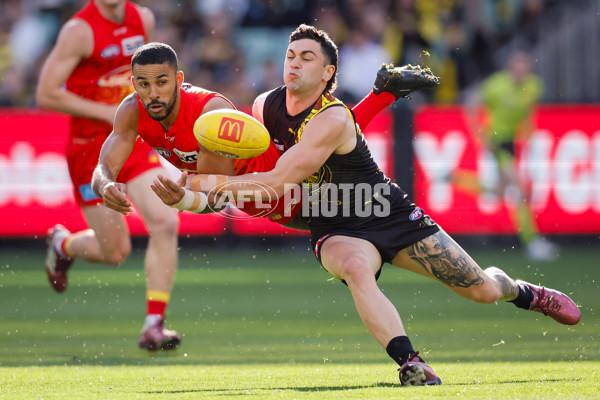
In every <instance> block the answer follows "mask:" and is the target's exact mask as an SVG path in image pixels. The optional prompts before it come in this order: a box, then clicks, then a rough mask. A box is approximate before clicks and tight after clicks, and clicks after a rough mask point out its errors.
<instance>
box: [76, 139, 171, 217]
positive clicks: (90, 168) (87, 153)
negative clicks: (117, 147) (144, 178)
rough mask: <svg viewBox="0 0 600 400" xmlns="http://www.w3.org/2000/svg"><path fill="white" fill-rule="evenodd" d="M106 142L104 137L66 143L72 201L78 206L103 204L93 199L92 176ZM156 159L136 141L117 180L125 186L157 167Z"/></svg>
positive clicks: (154, 155)
mask: <svg viewBox="0 0 600 400" xmlns="http://www.w3.org/2000/svg"><path fill="white" fill-rule="evenodd" d="M105 140H106V137H105V136H95V137H93V138H86V139H83V138H82V139H77V138H71V139H70V140H69V143H68V144H67V154H66V156H67V165H68V166H69V174H70V175H71V182H73V192H74V194H75V201H76V203H77V204H78V205H79V206H81V207H83V206H93V205H96V204H99V203H102V199H101V198H99V197H98V196H96V193H94V191H93V190H92V175H93V173H94V169H95V168H96V165H98V158H99V157H100V150H101V148H102V144H103V143H104V141H105ZM158 157H159V156H158V154H157V153H156V152H155V151H154V149H153V148H152V147H150V146H149V145H148V143H145V142H142V141H141V140H140V139H139V138H138V140H137V141H136V142H135V146H134V147H133V151H132V152H131V155H130V156H129V158H128V159H127V161H126V162H125V164H124V165H123V168H121V171H120V172H119V176H118V177H117V181H118V182H122V183H127V182H129V181H130V180H132V179H133V178H135V177H137V176H138V175H141V174H142V173H144V172H146V171H148V170H150V169H152V168H157V167H160V166H161V163H160V161H159V159H158Z"/></svg>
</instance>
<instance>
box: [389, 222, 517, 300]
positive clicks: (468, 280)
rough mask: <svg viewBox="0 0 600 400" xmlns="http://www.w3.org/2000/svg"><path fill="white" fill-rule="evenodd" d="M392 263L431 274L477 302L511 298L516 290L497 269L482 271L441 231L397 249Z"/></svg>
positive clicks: (429, 275) (430, 276)
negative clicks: (488, 271)
mask: <svg viewBox="0 0 600 400" xmlns="http://www.w3.org/2000/svg"><path fill="white" fill-rule="evenodd" d="M392 264H393V265H395V266H397V267H400V268H404V269H407V270H409V271H412V272H416V273H417V274H420V275H423V276H427V277H429V278H433V279H435V280H437V281H439V282H441V283H443V284H444V285H446V286H447V287H448V288H449V289H450V290H452V291H453V292H454V293H456V294H458V295H460V296H462V297H465V298H467V299H469V300H472V301H475V302H478V303H488V304H489V303H493V302H495V301H497V300H499V299H510V298H514V297H516V296H515V289H516V290H518V288H517V287H516V286H513V284H514V282H511V281H512V280H511V279H510V278H508V276H506V274H503V273H501V271H500V270H499V269H497V268H496V269H495V270H490V273H486V272H484V271H483V270H482V269H481V268H480V267H479V265H477V263H476V262H475V261H474V260H473V259H472V258H471V257H470V256H469V255H468V254H467V252H466V251H464V250H463V249H462V248H461V247H460V246H459V245H458V244H457V243H456V242H455V241H454V240H453V239H452V238H451V237H450V236H448V234H447V233H446V232H444V231H439V232H437V233H435V234H433V235H431V236H429V237H427V238H425V239H423V240H421V241H420V242H417V243H415V244H414V245H412V246H408V247H406V248H404V249H402V250H400V252H398V254H397V255H396V257H394V259H393V260H392Z"/></svg>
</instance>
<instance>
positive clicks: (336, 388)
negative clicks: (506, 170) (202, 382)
mask: <svg viewBox="0 0 600 400" xmlns="http://www.w3.org/2000/svg"><path fill="white" fill-rule="evenodd" d="M580 380H583V379H571V378H561V379H556V378H554V379H552V378H548V379H519V380H507V381H499V382H453V383H448V384H444V385H443V386H445V387H448V386H450V387H453V386H461V387H462V386H473V385H477V386H481V385H506V384H523V383H559V382H573V381H580ZM376 388H402V389H404V390H409V388H410V387H409V386H402V385H401V384H400V383H397V384H394V383H385V382H379V383H376V384H374V385H355V386H348V385H346V386H311V387H275V388H271V387H269V388H252V389H191V390H165V391H161V390H156V391H146V392H140V393H145V394H181V393H223V394H226V393H229V394H231V395H240V394H249V393H252V392H256V391H281V392H284V391H297V392H308V393H310V392H339V391H347V390H360V389H376Z"/></svg>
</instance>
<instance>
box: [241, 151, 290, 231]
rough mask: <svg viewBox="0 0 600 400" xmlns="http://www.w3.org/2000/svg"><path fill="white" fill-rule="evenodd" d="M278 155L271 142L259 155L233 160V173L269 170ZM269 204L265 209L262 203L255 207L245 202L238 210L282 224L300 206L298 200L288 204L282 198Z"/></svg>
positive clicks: (277, 158)
mask: <svg viewBox="0 0 600 400" xmlns="http://www.w3.org/2000/svg"><path fill="white" fill-rule="evenodd" d="M280 156H281V154H280V153H279V150H277V148H276V147H275V144H273V142H271V146H269V148H268V149H267V151H265V152H264V153H262V154H261V155H260V156H257V157H253V158H247V159H243V160H235V161H234V171H235V172H234V173H235V175H244V174H250V173H252V172H267V171H270V170H272V169H273V168H275V164H277V160H279V157H280ZM270 205H271V208H270V209H267V210H265V208H264V204H260V207H257V205H256V204H255V203H252V202H245V203H244V204H243V206H242V207H240V210H242V211H243V212H245V213H246V214H248V215H250V216H260V217H264V216H266V217H267V218H269V219H270V220H271V221H273V222H277V223H278V224H282V225H284V224H287V223H288V222H290V221H291V220H292V219H293V218H294V217H295V216H296V214H298V211H299V210H300V209H301V208H302V204H301V203H300V201H298V202H297V203H294V202H291V203H289V204H288V203H286V202H285V201H284V199H283V198H281V199H276V200H273V201H271V202H270Z"/></svg>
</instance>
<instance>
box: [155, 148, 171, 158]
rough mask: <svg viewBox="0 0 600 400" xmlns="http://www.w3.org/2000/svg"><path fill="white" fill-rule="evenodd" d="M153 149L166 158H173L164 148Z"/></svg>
mask: <svg viewBox="0 0 600 400" xmlns="http://www.w3.org/2000/svg"><path fill="white" fill-rule="evenodd" d="M153 149H154V150H156V152H157V153H158V154H160V155H161V156H163V157H164V158H169V157H171V152H170V151H169V150H167V149H163V148H162V147H153Z"/></svg>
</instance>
